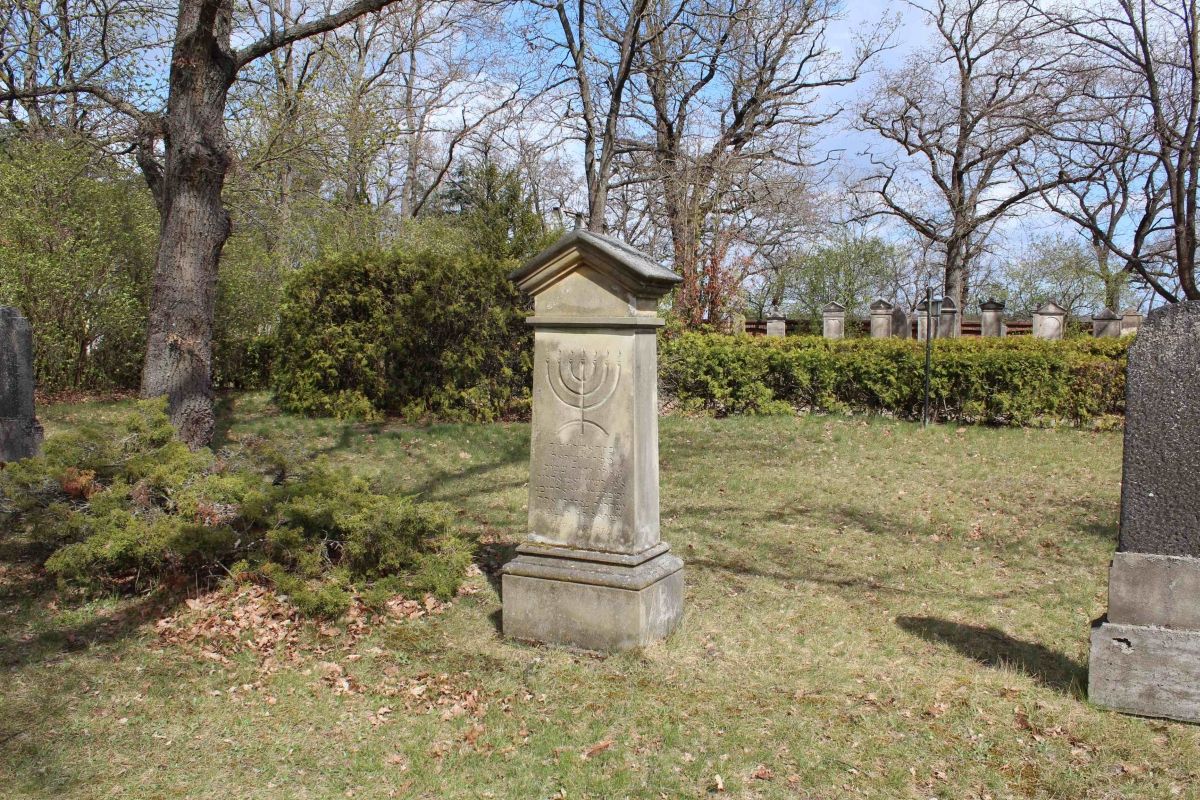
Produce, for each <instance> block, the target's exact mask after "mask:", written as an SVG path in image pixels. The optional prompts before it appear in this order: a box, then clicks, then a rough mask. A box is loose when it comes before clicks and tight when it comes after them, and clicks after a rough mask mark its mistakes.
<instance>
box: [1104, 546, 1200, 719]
mask: <svg viewBox="0 0 1200 800" xmlns="http://www.w3.org/2000/svg"><path fill="white" fill-rule="evenodd" d="M1088 699H1089V700H1091V701H1092V702H1093V703H1095V704H1096V705H1100V706H1104V707H1105V708H1112V709H1115V710H1117V711H1124V712H1126V713H1129V714H1140V715H1142V716H1149V717H1166V718H1168V719H1177V720H1182V721H1184V722H1200V558H1192V557H1188V556H1163V555H1157V554H1154V553H1117V554H1115V555H1114V556H1113V563H1112V569H1111V570H1110V571H1109V584H1108V614H1107V616H1105V617H1104V618H1102V619H1100V620H1097V621H1096V623H1095V624H1094V625H1093V626H1092V641H1091V657H1090V659H1089V661H1088Z"/></svg>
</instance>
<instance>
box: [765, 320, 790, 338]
mask: <svg viewBox="0 0 1200 800" xmlns="http://www.w3.org/2000/svg"><path fill="white" fill-rule="evenodd" d="M767 336H772V337H775V336H787V320H786V319H784V318H783V317H780V316H770V317H767Z"/></svg>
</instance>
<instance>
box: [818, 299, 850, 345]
mask: <svg viewBox="0 0 1200 800" xmlns="http://www.w3.org/2000/svg"><path fill="white" fill-rule="evenodd" d="M821 335H822V336H824V337H825V338H826V339H841V338H843V337H844V336H845V335H846V307H845V306H844V305H842V304H841V303H837V302H834V303H830V304H829V305H827V306H825V307H824V308H822V309H821Z"/></svg>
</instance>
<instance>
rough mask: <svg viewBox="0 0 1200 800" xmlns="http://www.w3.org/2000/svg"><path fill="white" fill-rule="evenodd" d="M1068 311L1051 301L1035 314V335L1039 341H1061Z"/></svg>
mask: <svg viewBox="0 0 1200 800" xmlns="http://www.w3.org/2000/svg"><path fill="white" fill-rule="evenodd" d="M1066 321H1067V310H1066V309H1065V308H1063V307H1062V306H1060V305H1059V304H1058V303H1056V302H1054V301H1053V300H1051V301H1050V302H1048V303H1044V304H1042V306H1041V307H1040V308H1038V310H1037V311H1034V312H1033V331H1032V333H1033V335H1034V337H1036V338H1038V339H1061V338H1062V337H1063V329H1064V328H1065V327H1066Z"/></svg>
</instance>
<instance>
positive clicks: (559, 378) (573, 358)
mask: <svg viewBox="0 0 1200 800" xmlns="http://www.w3.org/2000/svg"><path fill="white" fill-rule="evenodd" d="M557 366H558V368H557V369H555V368H554V366H553V365H552V364H551V359H549V358H547V359H546V378H547V380H548V382H549V383H550V389H551V390H552V391H553V392H554V394H555V396H556V397H558V399H559V400H561V401H562V402H563V403H565V404H566V405H567V406H569V407H570V408H573V409H575V410H576V411H578V413H579V418H578V419H572V420H568V421H567V422H565V423H563V424H562V425H560V426H559V428H558V432H559V433H562V432H563V431H564V430H566V429H568V428H570V427H571V426H573V425H578V426H579V433H580V435H581V436H582V435H583V433H584V432H585V430H586V428H587V426H588V425H591V426H592V427H594V428H596V429H597V430H599V431H600V432H601V433H603V434H604V435H605V436H607V435H608V431H607V430H606V429H605V428H604V426H603V425H601V424H600V423H598V422H596V421H595V420H590V419H588V418H587V414H588V412H589V411H594V410H595V409H597V408H599V407H600V406H602V405H604V404H605V403H606V402H608V399H609V398H610V397H612V396H613V392H615V391H616V389H617V384H618V383H619V382H620V380H621V357H620V355H618V356H617V357H616V358H615V359H610V356H609V354H608V353H595V352H594V353H588V352H586V351H583V350H577V351H573V352H566V353H563V352H560V353H559V354H558V365H557Z"/></svg>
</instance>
